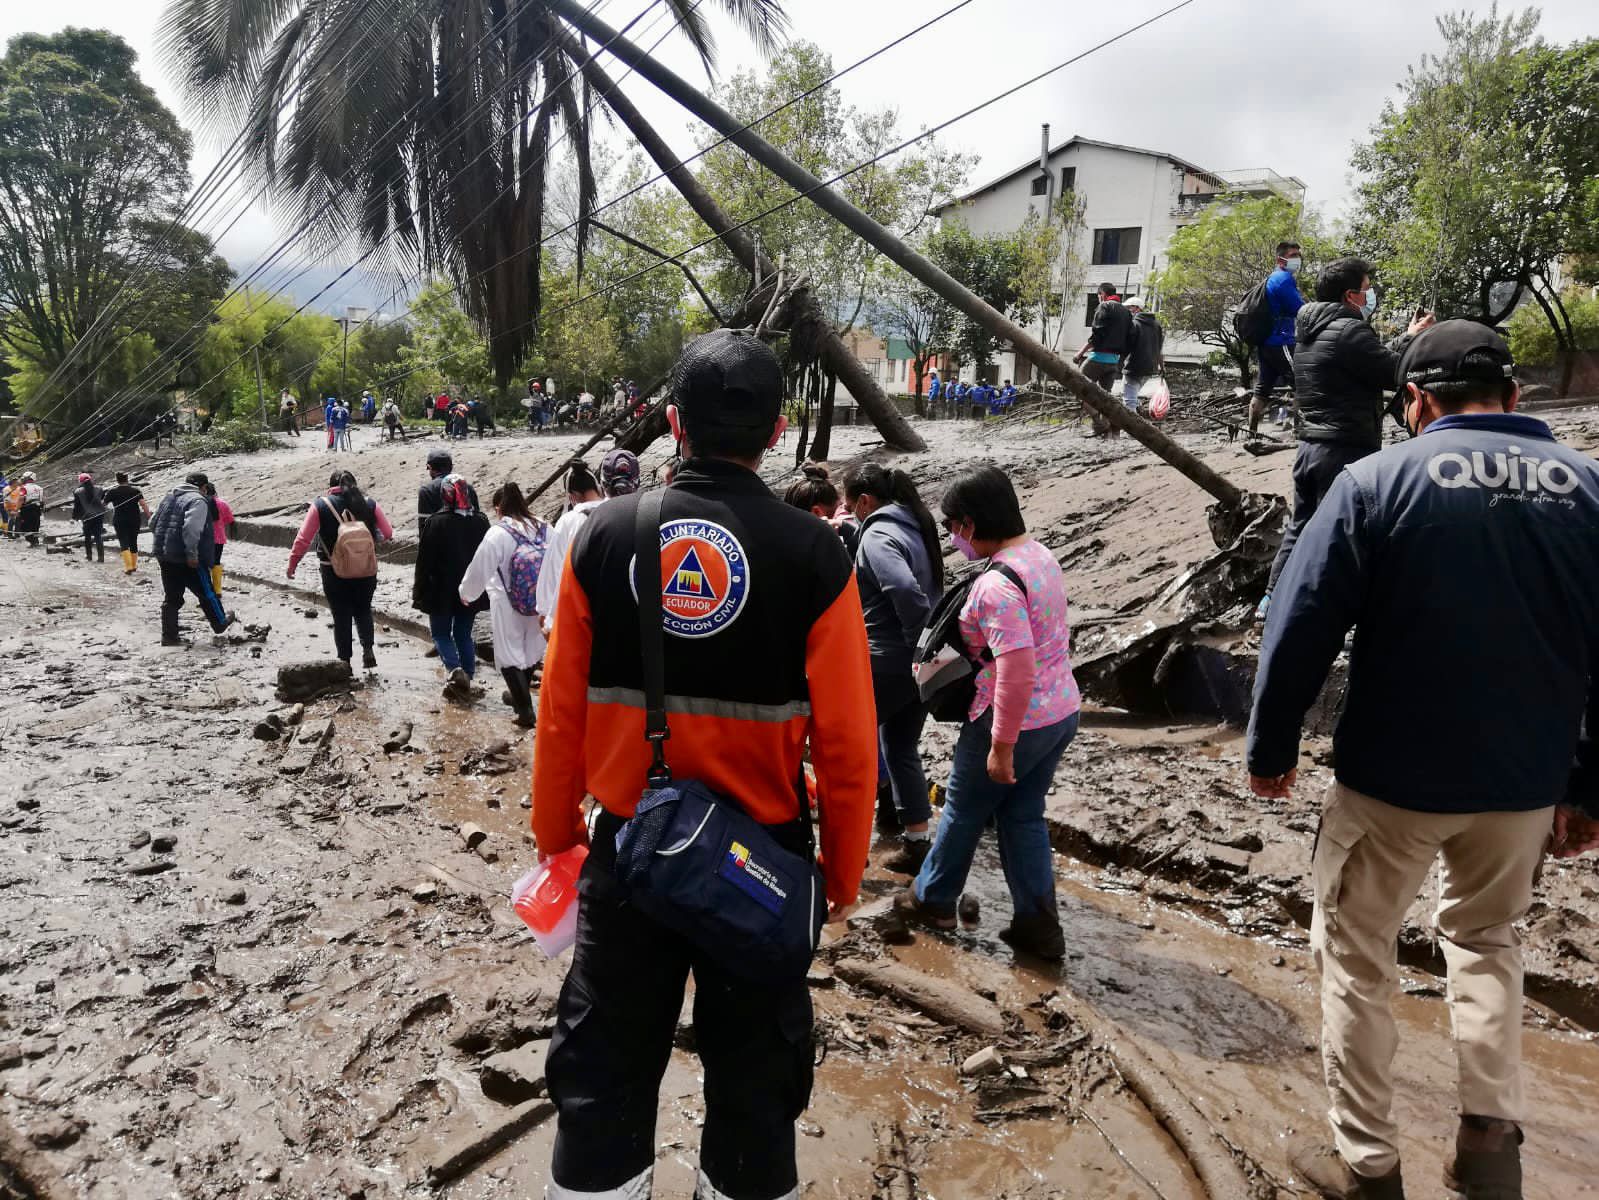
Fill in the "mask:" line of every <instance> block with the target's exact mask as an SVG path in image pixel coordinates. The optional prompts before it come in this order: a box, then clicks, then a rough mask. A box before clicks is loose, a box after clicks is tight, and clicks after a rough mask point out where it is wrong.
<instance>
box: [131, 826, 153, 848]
mask: <svg viewBox="0 0 1599 1200" xmlns="http://www.w3.org/2000/svg"><path fill="white" fill-rule="evenodd" d="M149 844H150V831H149V830H148V829H146V830H142V831H141V832H139V833H136V834H134V835H133V837H132V838H131V839H130V840H129V842H128V849H129V850H143V849H144V848H145V847H146V846H148V845H149Z"/></svg>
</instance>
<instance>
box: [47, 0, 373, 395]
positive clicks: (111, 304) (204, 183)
mask: <svg viewBox="0 0 1599 1200" xmlns="http://www.w3.org/2000/svg"><path fill="white" fill-rule="evenodd" d="M372 2H373V0H362V4H361V6H360V8H357V9H352V10H351V12H350V14H349V17H348V21H347V24H348V26H352V27H353V25H354V23H355V20H356V17H357V16H358V14H359V12H360V10H361V9H362V8H365V7H366V6H367V5H370V4H371V3H372ZM342 32H343V31H341V33H342ZM354 50H355V44H352V45H351V47H350V49H349V50H347V51H346V52H345V56H344V60H341V61H340V63H339V64H337V65H339V66H342V65H343V62H344V61H345V60H348V58H349V56H350V54H351V53H353V52H354ZM376 55H377V47H376V46H375V45H374V46H373V48H372V49H371V51H370V52H369V58H368V62H369V63H370V62H372V61H376ZM308 75H309V72H308V71H307V72H306V73H304V74H302V76H301V78H300V79H299V80H297V81H296V84H295V88H294V90H293V94H291V95H290V96H286V97H285V98H284V101H283V104H282V106H281V107H280V108H279V112H278V115H279V116H281V115H282V114H283V112H284V111H286V110H287V108H288V105H289V104H290V103H291V102H292V101H293V99H294V98H295V95H297V94H298V90H299V89H300V88H301V87H303V86H304V82H305V79H306V78H307V77H308ZM247 133H248V125H246V126H245V127H243V128H241V129H240V130H239V133H238V135H237V136H236V137H235V138H234V140H233V142H232V143H231V144H230V145H229V147H228V148H227V149H226V150H225V151H224V152H223V154H222V156H221V157H220V158H218V160H217V162H216V164H215V165H214V166H213V167H212V168H211V170H210V171H209V172H207V174H206V177H205V178H204V179H203V180H201V182H200V185H199V186H198V187H197V188H196V189H195V190H194V192H193V193H191V194H190V196H189V197H188V198H187V199H185V201H184V203H183V205H182V206H180V208H179V209H178V211H177V213H176V214H174V215H173V216H172V217H171V219H170V226H169V229H168V231H167V236H166V238H165V239H164V240H163V242H162V244H161V246H160V249H159V250H157V249H156V248H153V247H146V253H145V256H144V261H143V262H142V263H141V264H139V265H138V266H136V267H135V268H134V270H133V271H132V272H130V273H129V275H128V276H127V277H125V278H124V279H123V281H122V283H121V284H120V285H119V286H118V287H117V290H116V291H115V292H113V293H112V296H111V299H110V300H109V301H107V303H106V306H105V307H104V308H103V309H102V310H101V311H100V313H99V314H98V315H97V316H96V317H95V319H94V321H93V322H92V323H91V324H90V326H89V328H88V329H87V330H86V331H85V332H84V334H83V335H82V336H81V337H80V338H78V340H77V341H76V342H74V343H73V345H72V347H71V348H70V349H69V350H68V352H67V355H66V357H65V358H63V359H62V361H61V362H60V363H59V364H58V365H57V366H56V368H55V369H54V370H53V371H51V373H50V376H49V378H47V379H46V380H45V382H44V383H43V384H42V385H41V386H40V389H39V391H40V394H41V395H42V394H45V393H47V392H48V391H49V389H50V387H51V386H52V384H54V383H55V381H56V380H57V379H59V378H60V377H61V375H62V374H63V373H64V372H65V371H66V369H67V368H68V367H69V366H70V365H71V363H73V362H75V361H76V359H77V356H78V354H79V348H80V347H83V346H87V345H90V344H92V341H93V336H94V334H95V332H96V331H97V330H98V329H99V328H100V327H101V325H102V324H103V323H104V322H107V321H109V320H111V319H112V317H113V314H114V313H115V312H116V305H117V303H118V301H119V300H120V299H121V298H122V295H123V294H124V293H125V292H126V291H127V290H128V288H129V286H130V285H131V283H132V281H133V279H134V278H135V277H136V276H138V277H140V283H141V285H142V284H143V283H144V282H146V281H147V280H148V279H149V277H150V275H151V274H152V273H153V268H154V262H155V260H156V258H157V257H158V256H159V254H160V253H161V252H164V251H165V250H166V249H167V248H169V247H170V246H171V245H172V244H173V240H174V238H173V235H174V232H175V230H176V228H177V227H179V226H181V225H183V224H184V223H185V222H187V221H188V220H189V219H190V216H191V214H192V213H193V212H195V211H198V209H199V207H200V205H201V203H202V202H201V197H202V196H205V195H206V193H207V191H208V189H211V188H213V187H214V188H215V194H214V195H213V196H207V197H206V199H205V201H204V206H205V207H209V206H210V205H211V203H212V202H213V201H214V199H215V197H216V196H220V195H222V194H223V193H225V192H226V191H227V190H228V189H230V188H231V187H232V186H233V184H234V183H235V182H237V177H236V178H235V179H232V180H229V181H228V182H227V183H225V184H217V183H216V182H215V181H216V180H218V179H219V178H220V177H221V176H222V175H223V174H224V173H233V172H234V169H235V168H236V167H238V166H240V165H242V163H243V162H244V157H243V153H242V148H243V146H244V143H245V141H246V137H247ZM235 155H237V157H235ZM230 159H232V160H233V161H232V163H231V164H230V161H229V160H230ZM259 196H260V193H259V192H258V193H257V195H256V197H254V198H252V199H251V200H250V201H249V202H248V203H247V204H246V206H245V208H244V209H243V210H242V211H241V213H240V216H241V217H242V215H243V213H244V212H247V211H248V210H249V206H250V205H251V204H254V203H255V200H256V199H258V198H259ZM237 221H238V218H235V220H234V222H233V223H234V224H236V223H237ZM232 227H233V225H232V224H230V225H229V226H228V229H232ZM200 232H203V231H200ZM225 232H226V231H224V233H225ZM146 311H148V309H147V310H146ZM112 352H113V353H114V349H113V351H112ZM65 400H66V395H65V392H64V391H63V395H62V398H61V400H59V401H57V403H56V404H55V405H54V406H53V407H52V408H51V409H50V410H49V412H50V413H54V412H55V411H56V410H57V409H59V408H60V406H61V404H62V403H64V402H65ZM47 415H48V414H46V415H41V416H40V417H38V418H37V419H38V420H40V421H43V420H45V419H46V416H47Z"/></svg>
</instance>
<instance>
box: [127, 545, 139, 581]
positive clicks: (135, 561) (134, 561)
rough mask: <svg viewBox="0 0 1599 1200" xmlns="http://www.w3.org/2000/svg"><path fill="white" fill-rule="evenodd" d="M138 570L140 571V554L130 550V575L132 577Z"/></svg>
mask: <svg viewBox="0 0 1599 1200" xmlns="http://www.w3.org/2000/svg"><path fill="white" fill-rule="evenodd" d="M138 569H139V552H138V551H137V550H129V551H128V574H129V575H132V574H133V573H134V572H135V571H137V570H138Z"/></svg>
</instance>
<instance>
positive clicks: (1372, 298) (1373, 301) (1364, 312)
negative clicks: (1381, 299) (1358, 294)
mask: <svg viewBox="0 0 1599 1200" xmlns="http://www.w3.org/2000/svg"><path fill="white" fill-rule="evenodd" d="M1376 311H1377V289H1376V288H1367V289H1366V302H1365V303H1364V304H1362V305H1361V306H1360V315H1361V316H1363V317H1369V316H1371V314H1372V313H1374V312H1376Z"/></svg>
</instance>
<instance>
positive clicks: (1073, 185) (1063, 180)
mask: <svg viewBox="0 0 1599 1200" xmlns="http://www.w3.org/2000/svg"><path fill="white" fill-rule="evenodd" d="M1076 190H1077V168H1076V167H1062V168H1061V169H1060V194H1061V195H1062V196H1064V195H1065V194H1066V193H1067V192H1075V191H1076Z"/></svg>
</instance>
